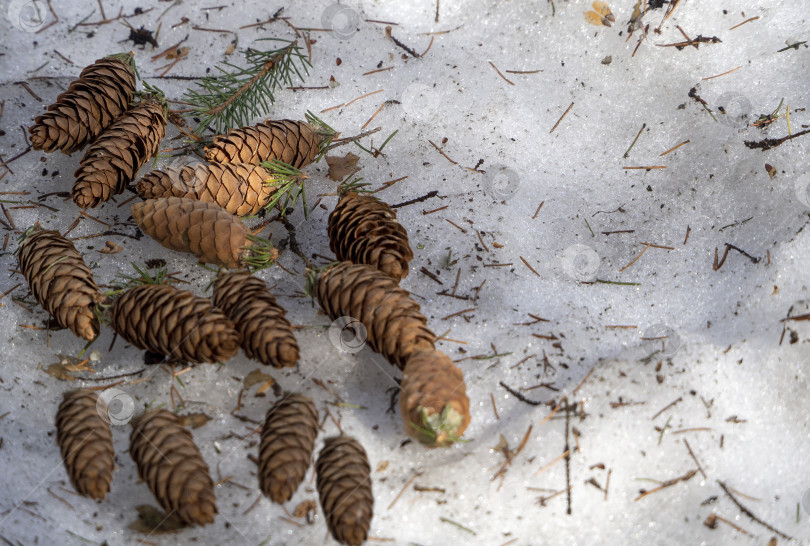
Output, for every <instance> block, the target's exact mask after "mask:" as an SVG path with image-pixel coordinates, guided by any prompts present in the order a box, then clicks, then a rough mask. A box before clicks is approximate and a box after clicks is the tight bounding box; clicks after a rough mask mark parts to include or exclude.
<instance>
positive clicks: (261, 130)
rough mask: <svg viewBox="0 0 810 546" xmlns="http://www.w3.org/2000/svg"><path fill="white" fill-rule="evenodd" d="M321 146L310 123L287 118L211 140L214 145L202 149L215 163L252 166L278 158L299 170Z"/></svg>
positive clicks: (315, 156)
mask: <svg viewBox="0 0 810 546" xmlns="http://www.w3.org/2000/svg"><path fill="white" fill-rule="evenodd" d="M322 143H324V137H323V136H321V134H320V133H319V129H318V127H316V126H315V125H313V124H311V123H307V122H306V121H293V120H290V119H282V120H279V121H273V120H265V121H264V122H262V123H258V124H256V125H249V126H247V127H242V128H241V129H231V130H230V131H228V133H227V134H225V135H220V136H217V137H214V142H213V143H212V144H211V146H209V147H207V148H206V149H205V157H206V159H208V161H214V162H216V163H231V162H234V163H252V164H254V165H258V164H259V163H261V162H262V161H269V160H271V159H277V160H279V161H283V162H284V163H287V164H288V165H292V166H293V167H295V168H296V169H301V168H303V167H305V166H307V165H309V164H310V163H312V162H313V161H315V159H316V158H317V157H318V154H320V148H321V144H322Z"/></svg>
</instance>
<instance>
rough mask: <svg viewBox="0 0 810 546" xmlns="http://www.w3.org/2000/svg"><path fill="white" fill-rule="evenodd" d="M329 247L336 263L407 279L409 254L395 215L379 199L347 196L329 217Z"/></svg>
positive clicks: (403, 230)
mask: <svg viewBox="0 0 810 546" xmlns="http://www.w3.org/2000/svg"><path fill="white" fill-rule="evenodd" d="M328 231H329V248H330V249H331V250H332V252H334V253H335V255H336V256H337V259H338V260H341V261H342V260H348V261H350V262H354V263H356V264H368V265H371V266H374V267H375V268H377V269H379V270H380V271H382V272H383V273H385V274H386V275H389V276H390V277H393V278H394V279H396V280H397V281H399V280H400V279H404V278H405V277H407V276H408V262H409V261H411V259H413V252H412V251H411V247H410V245H408V232H407V231H405V228H404V227H402V225H400V223H399V222H397V214H396V213H395V212H394V210H393V209H392V208H391V207H390V206H388V204H387V203H383V202H382V201H380V200H379V199H375V198H374V197H371V196H368V195H358V194H356V193H354V192H350V193H347V194H346V195H344V196H342V197H341V198H340V201H338V204H337V206H336V207H335V210H333V211H332V214H330V215H329V227H328Z"/></svg>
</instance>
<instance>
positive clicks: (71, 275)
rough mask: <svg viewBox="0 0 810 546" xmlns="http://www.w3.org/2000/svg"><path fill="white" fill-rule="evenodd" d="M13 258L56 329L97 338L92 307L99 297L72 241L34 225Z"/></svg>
mask: <svg viewBox="0 0 810 546" xmlns="http://www.w3.org/2000/svg"><path fill="white" fill-rule="evenodd" d="M17 259H18V260H19V265H20V271H22V274H23V276H24V277H25V280H26V281H28V286H29V287H30V288H31V293H32V294H34V297H35V298H36V300H37V301H38V302H39V303H40V305H42V307H43V308H44V309H45V310H46V311H48V312H49V313H50V314H51V316H53V318H54V319H55V320H56V322H57V323H58V324H59V325H60V326H62V327H63V328H70V331H71V332H73V333H74V334H76V335H77V336H79V337H81V338H83V339H86V340H88V341H89V340H91V339H94V338H95V337H96V335H98V332H99V325H98V319H97V318H96V316H95V313H94V306H95V304H96V303H97V302H98V301H99V300H100V299H101V296H100V294H99V292H98V286H96V281H95V280H94V279H93V273H92V272H91V271H90V268H89V267H87V264H85V263H84V260H83V259H82V256H81V254H79V252H78V251H77V250H76V247H74V246H73V243H72V242H70V241H69V240H68V239H66V238H65V237H63V236H62V235H60V234H59V232H58V231H51V230H43V229H42V228H40V227H39V224H37V225H36V226H34V227H33V228H31V230H29V232H28V233H27V234H26V235H25V237H24V238H23V240H22V242H21V243H20V247H19V249H18V254H17Z"/></svg>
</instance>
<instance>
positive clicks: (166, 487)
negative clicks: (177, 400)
mask: <svg viewBox="0 0 810 546" xmlns="http://www.w3.org/2000/svg"><path fill="white" fill-rule="evenodd" d="M129 442H130V447H129V454H130V455H131V456H132V460H134V461H135V464H137V465H138V476H139V477H140V478H141V479H142V480H143V481H145V482H146V483H147V485H149V489H151V490H152V494H153V495H155V498H157V500H158V502H159V503H160V506H162V507H163V509H164V510H165V511H166V514H167V516H172V515H174V516H177V518H178V519H179V520H180V521H182V522H183V523H185V524H187V525H191V524H197V525H206V524H208V523H213V521H214V514H216V513H217V506H216V498H215V496H214V482H213V481H212V480H211V474H210V473H209V471H208V465H207V464H205V460H204V459H203V458H202V455H201V454H200V450H199V449H197V446H196V445H195V444H194V439H193V438H192V436H191V432H189V431H188V429H186V428H185V427H184V426H183V425H181V424H180V420H179V419H178V418H177V416H176V415H175V414H173V413H172V412H170V411H168V410H165V409H158V410H152V411H149V412H147V413H144V414H143V415H141V416H140V417H139V418H138V419H137V420H135V421H133V422H132V434H131V435H130V439H129Z"/></svg>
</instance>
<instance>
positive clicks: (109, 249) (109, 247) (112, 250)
mask: <svg viewBox="0 0 810 546" xmlns="http://www.w3.org/2000/svg"><path fill="white" fill-rule="evenodd" d="M122 250H124V249H123V248H121V247H120V246H119V245H117V244H115V243H113V242H112V241H107V243H106V244H105V245H104V248H102V249H99V252H101V253H102V254H118V253H119V252H121V251H122Z"/></svg>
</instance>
